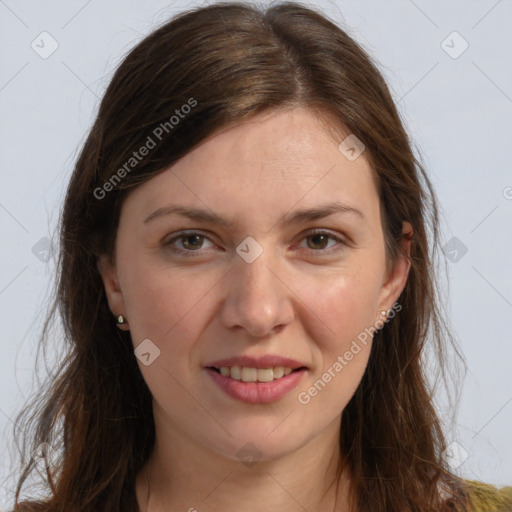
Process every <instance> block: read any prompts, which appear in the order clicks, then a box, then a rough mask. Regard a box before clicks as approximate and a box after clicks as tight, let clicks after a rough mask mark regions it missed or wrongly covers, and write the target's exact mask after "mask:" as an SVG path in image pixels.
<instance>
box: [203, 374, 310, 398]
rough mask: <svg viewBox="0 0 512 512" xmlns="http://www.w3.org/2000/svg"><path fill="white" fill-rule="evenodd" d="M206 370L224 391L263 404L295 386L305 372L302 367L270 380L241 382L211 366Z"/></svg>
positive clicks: (233, 396) (235, 396)
mask: <svg viewBox="0 0 512 512" xmlns="http://www.w3.org/2000/svg"><path fill="white" fill-rule="evenodd" d="M206 371H207V372H208V374H209V375H210V377H211V378H212V379H213V381H214V382H215V384H217V386H219V388H220V389H222V391H224V393H226V394H227V395H229V396H230V397H232V398H236V399H237V400H241V401H242V402H248V403H251V404H265V403H269V402H275V401H276V400H279V399H280V398H282V397H283V396H284V395H286V394H287V393H289V392H290V391H291V390H292V389H293V388H295V387H296V386H297V385H298V384H299V381H300V379H301V378H302V376H303V375H304V374H305V373H306V370H305V369H302V370H297V371H294V372H292V373H290V374H288V375H286V376H284V377H281V378H280V379H276V380H273V381H272V382H243V381H241V380H235V379H232V378H230V377H225V376H224V375H222V374H220V373H217V372H216V371H215V370H212V369H211V368H206Z"/></svg>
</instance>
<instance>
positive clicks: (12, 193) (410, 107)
mask: <svg viewBox="0 0 512 512" xmlns="http://www.w3.org/2000/svg"><path fill="white" fill-rule="evenodd" d="M208 3H210V2H208ZM312 4H313V5H318V6H319V7H320V8H321V9H322V10H323V12H324V13H326V14H327V15H329V16H331V17H332V18H334V19H335V20H338V21H339V22H341V23H343V24H344V25H343V26H344V27H345V28H347V27H348V29H349V33H350V34H351V35H352V36H353V37H355V38H356V40H358V41H359V42H360V43H361V44H362V45H363V46H364V47H365V48H366V49H367V50H368V51H369V52H370V53H371V55H373V56H374V57H375V58H376V60H377V62H378V63H379V65H380V67H381V70H382V72H383V73H384V75H385V77H386V78H387V80H388V82H389V83H390V87H391V90H392V92H393V95H394V98H395V100H396V101H397V102H398V106H399V109H400V111H401V114H402V116H403V119H404V121H405V122H406V125H407V129H408V130H409V132H410V134H411V136H412V138H413V140H414V142H415V144H416V145H417V147H418V149H419V151H420V153H421V155H422V158H423V161H424V163H425V165H426V167H427V170H428V172H429V175H430V177H431V179H432V181H433V183H434V186H435V188H436V191H437V193H438V197H439V199H440V201H441V207H442V209H443V213H444V225H443V226H442V228H443V230H444V232H443V243H448V242H449V241H450V239H452V237H457V238H458V239H459V240H460V241H461V242H462V243H463V244H464V245H465V246H466V247H467V249H468V252H467V253H466V254H464V255H463V256H462V258H460V259H459V261H457V262H456V263H455V262H452V261H449V262H448V263H449V271H450V278H449V285H450V290H449V291H450V297H449V301H448V304H447V306H448V307H449V310H450V319H451V322H452V324H453V326H454V329H455V331H456V334H457V336H458V339H459V341H460V345H461V348H462V350H463V353H464V355H465V357H466V360H467V363H468V368H469V373H468V375H467V377H466V380H465V381H464V387H463V394H462V402H461V403H460V413H459V416H458V423H457V429H456V431H454V432H451V433H450V434H449V436H448V438H449V441H456V442H457V443H459V444H460V446H462V447H463V448H464V450H466V451H467V453H468V458H467V459H466V460H465V461H464V462H463V463H462V464H461V465H460V466H459V467H458V469H457V470H456V471H457V472H458V473H459V474H460V475H461V476H463V477H465V478H471V479H478V480H483V481H486V482H489V483H494V484H497V485H505V484H507V485H511V484H512V442H511V431H512V429H511V426H512V375H511V371H510V363H511V361H512V343H511V334H510V319H511V318H512V272H511V264H510V261H511V258H510V254H511V252H512V251H511V249H512V242H511V235H512V229H511V225H512V222H511V221H512V172H511V163H510V162H511V161H512V128H511V121H512V65H511V60H512V59H511V55H512V32H511V31H510V26H511V24H512V2H511V1H510V0H508V1H507V0H499V1H496V0H485V1H484V0H482V1H476V0H473V1H467V0H459V1H455V0H454V1H451V2H445V1H442V0H437V1H426V0H416V1H412V0H397V1H392V2H390V1H388V2H382V1H379V0H375V1H369V0H365V1H361V0H350V1H338V2H334V1H329V0H325V1H321V2H320V1H315V2H313V1H312V2H311V3H310V5H312ZM194 5H199V3H192V2H172V3H171V4H166V2H164V1H156V0H152V1H145V2H142V1H139V2H135V1H134V0H130V1H127V0H123V1H122V2H121V1H112V0H110V1H101V2H100V1H99V0H89V1H80V2H78V1H69V0H68V1H64V0H59V1H52V2H38V1H23V0H18V1H16V0H0V37H1V42H2V44H1V45H0V112H1V118H0V133H1V146H0V172H1V188H0V225H1V240H2V242H1V249H0V269H1V270H0V311H1V315H2V316H1V319H2V322H1V328H2V338H1V342H0V343H1V357H0V390H1V393H0V443H1V444H0V482H1V481H3V480H4V478H5V477H6V476H7V468H8V464H9V458H8V453H9V445H8V443H9V442H10V441H9V440H8V438H7V437H6V436H2V433H3V432H7V433H9V432H10V430H11V429H12V426H13V424H12V419H13V418H14V416H15V414H16V412H17V411H18V410H19V408H20V406H21V404H22V403H23V400H24V398H26V397H27V396H28V395H29V394H30V391H31V389H32V388H31V383H32V381H33V375H34V358H35V348H36V345H37V334H38V331H39V329H40V325H41V319H42V316H41V313H42V312H44V311H43V309H42V308H43V307H44V304H45V303H44V300H45V296H46V293H47V288H48V285H49V283H50V279H51V276H52V271H53V269H54V260H53V259H50V260H49V261H48V262H47V263H45V262H44V261H43V260H44V254H43V255H42V254H41V253H39V256H38V255H36V254H34V252H33V250H32V249H33V247H34V246H35V245H36V244H37V243H38V242H39V241H40V240H41V239H44V237H48V238H51V237H52V236H54V233H55V227H56V222H57V219H58V213H59V208H60V204H61V201H62V199H63V193H64V190H65V186H66V183H67V181H68V179H69V175H70V172H71V170H72V166H73V162H74V159H75V158H76V154H77V150H78V148H79V147H80V145H81V143H82V142H83V141H84V137H85V135H86V133H87V130H88V129H89V128H90V126H91V122H92V119H93V116H94V114H95V112H96V109H97V106H98V102H99V98H100V97H101V95H102V93H103V91H104V89H105V87H106V85H107V83H108V80H109V78H110V77H111V75H112V72H113V70H114V68H115V66H117V64H118V63H119V61H120V59H121V58H122V55H124V54H125V53H126V52H127V51H128V50H129V49H130V48H131V47H133V45H134V44H135V43H136V42H138V41H139V40H140V39H141V38H142V37H143V36H145V35H146V34H147V33H148V32H150V31H151V30H152V29H153V28H154V27H155V26H157V25H160V24H161V23H163V22H164V21H165V20H166V19H167V18H168V17H170V16H171V15H172V14H174V13H175V12H178V11H180V10H182V9H183V8H188V7H192V6H194ZM43 31H46V32H48V33H49V34H51V37H52V38H53V39H55V40H56V41H57V43H58V48H57V50H56V51H55V52H54V53H53V54H52V55H51V56H49V57H48V58H46V59H43V58H41V57H40V55H39V54H38V53H36V51H34V49H33V48H32V47H31V44H32V42H33V41H35V43H34V45H35V44H39V48H40V49H39V51H43V49H42V48H41V47H42V46H43V43H41V39H42V38H46V39H45V40H44V47H45V48H46V50H48V48H50V43H51V41H50V40H49V39H48V36H39V34H41V32H43ZM454 31H457V32H458V33H459V34H460V36H461V37H462V38H463V39H464V40H465V41H467V43H468V44H469V46H468V48H467V50H466V51H464V52H463V53H462V54H461V55H459V56H457V54H458V53H459V52H460V50H461V49H463V47H464V46H463V45H464V44H465V43H464V41H463V40H462V39H460V38H459V36H457V35H455V36H454V35H451V36H450V37H448V36H449V35H450V34H452V32H454ZM447 37H448V39H447ZM443 41H445V43H444V44H443V43H442V42H443ZM445 50H447V51H448V52H451V53H452V56H450V55H449V54H448V53H447V51H445ZM454 56H457V58H453V57H454ZM40 243H42V244H43V249H44V243H45V242H44V240H43V242H40ZM461 254H462V253H461V252H460V251H459V252H458V256H459V257H460V255H461ZM453 255H454V253H452V257H453ZM9 486H10V484H9V483H8V482H7V481H6V482H4V483H3V484H2V487H3V490H2V492H1V497H0V508H1V507H2V502H4V506H5V504H8V503H9V502H10V500H11V498H12V494H11V493H10V491H9ZM11 489H12V487H11Z"/></svg>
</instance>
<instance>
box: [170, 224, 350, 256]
mask: <svg viewBox="0 0 512 512" xmlns="http://www.w3.org/2000/svg"><path fill="white" fill-rule="evenodd" d="M193 235H199V236H200V237H202V238H205V239H208V240H209V238H208V237H207V236H206V235H203V234H202V233H201V232H199V231H186V232H185V231H184V232H181V233H180V234H179V235H178V236H175V237H173V238H171V239H170V240H168V241H166V242H164V243H163V245H164V246H165V247H168V248H169V249H170V250H171V251H172V252H174V253H176V254H178V255H183V256H185V257H197V256H202V255H203V254H204V252H203V251H202V250H201V249H197V250H195V251H193V250H187V249H180V248H178V247H176V246H174V245H172V244H173V242H174V241H176V240H181V239H184V238H187V237H189V236H193ZM314 235H327V236H328V238H331V239H333V240H336V241H337V242H339V246H338V247H337V248H335V249H333V248H332V247H331V248H330V249H319V250H314V249H310V250H311V251H312V252H313V253H320V254H318V256H322V255H330V254H333V253H337V252H338V251H341V250H343V249H345V248H346V247H348V244H347V243H346V242H345V241H344V240H342V239H341V238H339V237H338V236H336V235H333V234H332V233H331V232H330V231H326V230H323V229H313V230H312V231H308V232H307V233H306V234H305V235H304V237H303V238H302V240H304V239H306V238H308V237H310V236H314ZM210 241H211V240H210ZM212 243H213V242H212Z"/></svg>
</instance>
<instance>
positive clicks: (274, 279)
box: [221, 251, 295, 338]
mask: <svg viewBox="0 0 512 512" xmlns="http://www.w3.org/2000/svg"><path fill="white" fill-rule="evenodd" d="M269 252H270V251H263V253H262V254H261V255H260V256H259V257H258V258H256V259H255V260H254V261H253V262H252V263H247V262H246V261H244V260H243V259H242V258H235V261H234V263H233V264H234V265H235V268H234V269H233V270H232V271H231V272H230V273H229V274H228V276H229V278H227V279H226V280H225V286H226V290H227V293H226V298H225V301H224V303H223V307H222V313H221V318H222V322H223V324H224V325H225V326H226V328H229V329H235V328H238V329H245V330H246V331H247V333H248V334H249V335H250V336H254V337H258V338H259V337H263V336H268V335H270V334H274V333H275V332H277V331H278V330H281V329H283V328H284V326H286V325H288V324H289V323H290V322H292V321H293V319H294V318H295V314H294V310H293V304H292V300H291V299H292V297H293V292H292V291H291V290H292V289H293V286H291V283H286V280H285V279H283V276H282V275H280V274H282V272H279V269H278V265H277V264H276V262H275V260H272V261H271V258H268V257H267V254H268V253H269Z"/></svg>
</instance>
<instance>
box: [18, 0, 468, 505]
mask: <svg viewBox="0 0 512 512" xmlns="http://www.w3.org/2000/svg"><path fill="white" fill-rule="evenodd" d="M185 105H188V107H187V108H184V106H185ZM293 107H306V108H308V109H309V110H310V111H311V112H313V113H315V114H317V115H319V116H324V118H325V119H327V118H328V119H329V120H330V122H331V123H332V122H334V123H335V124H336V127H337V128H339V129H341V130H345V129H348V130H349V131H348V132H347V133H352V134H355V135H356V137H357V138H358V139H359V140H361V141H362V142H363V143H364V145H365V147H366V153H365V156H367V157H368V158H369V160H370V162H371V167H372V170H373V173H374V177H375V179H376V183H377V184H378V190H379V200H380V207H381V216H382V227H383V231H384V236H385V240H386V254H387V258H388V263H389V264H393V263H394V262H395V261H396V258H397V256H398V255H399V254H400V251H401V245H400V242H401V237H402V234H401V230H402V221H404V220H406V221H409V222H410V223H411V224H412V227H413V230H414V237H413V239H412V242H411V244H412V245H411V255H410V260H411V268H410V272H409V277H408V281H407V284H406V286H405V289H404V290H403V293H402V294H401V296H400V299H399V302H400V304H401V305H402V310H401V311H400V313H399V314H398V315H396V317H395V318H394V319H393V320H392V321H391V322H389V323H386V324H385V325H384V326H383V327H382V329H381V330H379V331H378V332H377V333H376V334H375V343H374V344H373V346H372V351H371V354H370V359H369V362H368V366H367V368H366V372H365V374H364V376H363V378H362V381H361V383H360V385H359V387H358V388H357V391H356V392H355V394H354V396H353V397H352V399H351V400H350V402H349V403H348V405H347V406H346V408H345V409H344V411H343V413H342V421H341V432H340V443H341V453H342V458H343V459H344V460H345V461H346V463H347V464H349V466H350V469H351V474H352V475H353V476H354V486H353V489H354V495H353V496H352V497H353V499H354V503H355V504H356V505H357V509H358V510H361V511H366V510H371V511H372V512H390V511H401V512H402V511H407V510H410V511H421V512H427V511H428V512H431V511H436V512H438V511H443V510H466V507H467V506H468V504H467V491H466V487H465V485H464V481H463V480H461V479H459V478H458V477H457V476H455V475H454V474H452V472H451V471H450V470H449V468H448V466H447V465H446V463H445V462H444V459H443V456H442V453H443V451H444V450H445V448H446V444H445V438H444V434H443V431H442V427H441V421H440V418H439V416H438V415H437V413H436V410H435V407H434V404H433V401H432V395H433V390H432V388H431V387H430V384H429V382H428V379H427V371H426V350H428V349H430V351H431V354H433V356H434V357H437V358H438V369H440V371H438V373H437V375H436V377H438V376H439V375H441V376H442V379H443V380H444V381H445V382H446V381H447V379H446V372H445V364H446V358H447V354H448V351H447V348H448V345H450V346H451V347H452V348H454V349H455V353H456V355H457V357H458V358H459V359H460V360H462V356H461V355H460V353H459V351H458V350H457V346H456V345H457V344H456V342H455V340H454V336H453V334H451V332H450V328H449V327H448V321H447V320H446V319H445V318H444V307H443V304H442V300H441V297H440V293H439V285H438V283H437V280H436V279H435V274H436V272H437V269H436V267H435V259H436V256H437V254H438V250H439V249H438V244H439V232H438V222H439V211H438V205H437V201H436V196H435V193H434V191H433V189H432V186H431V183H430V181H429V179H428V177H427V175H426V173H425V171H424V169H423V166H422V164H421V162H420V158H419V157H416V156H415V154H414V152H413V150H412V147H411V142H410V140H409V138H408V135H407V133H406V131H405V129H404V126H403V124H402V121H401V119H400V116H399V114H398V112H397V109H396V106H395V104H394V102H393V99H392V96H391V94H390V92H389V90H388V87H387V85H386V83H385V81H384V79H383V77H382V76H381V74H380V72H379V70H378V67H377V65H376V64H375V63H374V62H373V60H372V59H371V57H370V56H369V55H368V54H367V53H366V51H365V50H364V49H363V48H362V47H361V46H360V45H359V44H357V43H356V42H355V41H354V40H353V39H352V38H351V37H350V36H349V35H348V34H347V32H345V31H344V30H342V29H341V28H339V27H338V26H337V25H336V24H335V23H333V22H332V21H330V20H329V19H328V18H327V17H325V16H324V15H321V14H319V13H318V12H316V10H313V9H310V8H308V7H306V6H305V5H303V4H299V3H291V2H289V3H282V4H277V5H274V6H271V7H268V8H266V9H263V8H260V7H255V6H253V5H248V4H245V3H238V2H224V3H217V4H212V5H209V6H207V7H201V8H195V9H191V10H189V11H187V12H184V13H181V14H180V15H178V16H176V17H175V18H173V19H172V20H170V21H169V22H167V23H166V24H165V25H163V26H161V27H160V28H158V29H157V30H156V31H154V32H153V33H151V34H150V35H149V36H147V37H146V38H145V39H144V40H143V41H142V42H140V43H139V44H137V46H136V47H135V48H134V49H133V50H131V51H130V52H129V54H128V55H127V56H126V58H125V59H124V61H123V62H122V63H121V65H120V66H119V68H118V69H117V71H116V72H115V74H114V76H113V78H112V80H111V82H110V84H109V86H108V88H107V90H106V92H105V94H104V97H103V100H102V102H101V104H100V106H99V111H98V114H97V117H96V120H95V122H94V125H93V126H92V128H91V130H90V133H89V135H88V138H87V140H86V142H85V144H84V146H83V148H82V151H81V153H80V155H79V158H78V160H77V162H76V166H75V169H74V172H73V175H72V177H71V181H70V183H69V187H68V190H67V195H66V199H65V203H64V207H63V211H62V219H61V231H60V252H59V258H58V266H57V268H58V276H57V283H56V294H55V301H54V303H53V307H52V308H51V311H50V312H49V316H48V321H47V323H46V325H45V327H44V330H43V335H42V339H41V343H42V344H44V343H46V342H47V339H48V331H49V329H48V325H49V323H50V320H51V318H52V317H53V316H55V315H57V313H60V316H61V319H62V324H63V328H64V333H65V338H66V344H65V346H64V349H65V355H64V356H63V357H62V364H61V365H60V366H59V368H58V370H57V372H56V373H55V375H54V376H53V377H52V378H51V379H50V380H49V383H48V385H47V386H46V387H45V388H44V389H43V390H42V391H41V393H40V395H38V396H37V397H36V398H35V399H34V401H33V402H32V403H30V404H29V405H28V406H27V407H26V408H25V410H24V411H23V412H22V413H21V414H20V415H19V417H18V420H17V425H18V427H20V426H21V427H22V428H23V430H24V431H25V432H29V431H30V432H31V433H32V436H31V437H30V442H27V443H24V444H23V449H20V452H21V454H22V468H23V469H22V472H21V475H20V477H19V481H18V485H17V488H16V504H17V506H18V507H20V508H19V510H22V509H23V508H22V505H19V503H18V502H19V500H20V498H21V490H22V487H23V485H24V483H25V481H26V480H27V478H28V477H29V475H31V474H32V473H33V470H34V460H33V459H30V458H29V457H27V456H24V455H23V453H25V452H26V453H29V454H32V453H33V451H34V449H35V448H36V447H38V446H40V445H41V444H42V443H48V445H50V446H51V447H52V448H53V449H54V450H56V452H57V453H59V454H60V455H59V457H58V459H56V461H54V464H52V465H50V466H49V467H48V472H47V480H48V483H47V487H48V497H47V498H46V499H44V500H40V501H39V504H40V508H37V506H36V505H37V504H36V502H35V501H34V502H33V504H32V505H28V506H29V507H33V510H44V511H52V512H75V511H76V512H98V511H100V510H101V511H102V512H119V511H123V512H130V511H136V510H137V504H136V498H135V479H136V476H137V474H138V473H139V472H140V470H141V468H142V467H143V465H144V463H145V462H146V461H147V459H148V457H149V455H150V453H151V450H152V447H153V443H154V436H155V434H154V423H153V416H152V403H151V400H152V397H151V394H150V392H149V389H148V388H147V386H146V384H145V382H144V380H143V378H142V375H141V372H140V371H139V368H138V365H137V363H136V358H135V356H134V352H133V346H132V342H131V339H130V334H129V332H124V331H121V330H119V329H118V328H117V327H116V324H115V321H114V319H113V317H112V313H111V311H110V309H109V307H108V304H107V300H106V296H105V292H104V287H103V283H102V280H101V278H100V275H99V272H98V270H97V266H96V265H97V258H98V255H100V254H108V255H109V256H110V257H111V258H114V254H113V249H114V241H115V237H116V230H117V224H118V220H119V214H120V207H121V204H122V202H123V199H124V198H125V197H126V196H127V194H128V193H129V192H130V191H132V190H133V189H134V188H135V187H137V186H138V185H140V184H141V183H143V182H145V181H147V180H150V179H151V178H153V177H154V176H155V175H156V174H158V173H159V172H161V171H162V170H164V169H166V168H168V167H169V166H171V165H172V164H173V163H175V162H176V161H177V160H178V159H180V158H181V157H183V156H184V155H185V154H187V153H188V152H190V151H191V150H192V149H193V148H194V147H195V146H197V145H198V144H199V143H201V142H202V141H204V140H205V139H206V138H207V137H210V136H212V135H213V134H214V133H215V132H217V131H218V130H219V129H220V128H223V127H226V126H228V125H230V124H233V123H237V122H240V121H242V120H245V119H248V118H250V117H251V116H254V115H256V114H258V113H260V112H263V111H266V110H268V109H282V108H293ZM177 111H179V113H178V112H177ZM173 116H174V117H175V119H173V118H172V117H173ZM149 139H151V141H152V143H154V144H152V143H151V142H150V140H149ZM340 142H341V139H340ZM143 146H146V147H148V148H149V151H148V152H147V154H146V155H145V156H144V157H143V158H140V159H139V158H136V159H135V157H134V156H133V152H134V151H137V150H138V149H139V148H141V147H143ZM132 158H134V160H133V161H132V160H131V159H132ZM123 170H124V171H123ZM442 496H444V498H445V500H444V501H443V502H442V501H441V497H442ZM446 498H450V499H449V500H447V499H446ZM31 509H32V508H27V509H26V510H31Z"/></svg>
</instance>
